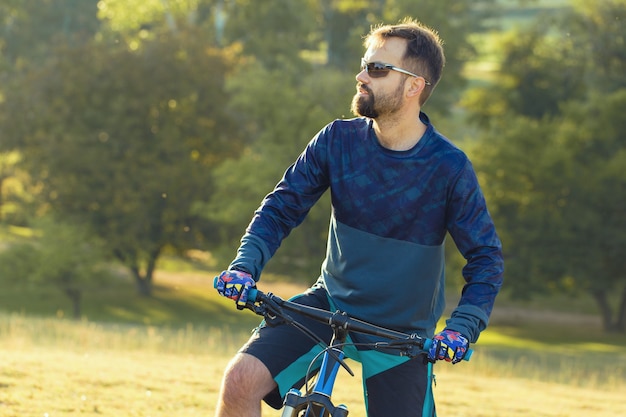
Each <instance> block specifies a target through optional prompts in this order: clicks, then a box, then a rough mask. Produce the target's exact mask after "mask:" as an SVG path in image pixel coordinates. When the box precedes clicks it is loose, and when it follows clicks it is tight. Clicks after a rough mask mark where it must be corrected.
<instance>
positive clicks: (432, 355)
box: [428, 330, 469, 364]
mask: <svg viewBox="0 0 626 417" xmlns="http://www.w3.org/2000/svg"><path fill="white" fill-rule="evenodd" d="M468 348H469V342H468V341H467V339H466V338H465V337H464V336H463V335H462V334H461V333H459V332H455V331H453V330H444V331H442V332H440V333H438V334H437V335H435V337H433V344H432V345H431V347H430V349H429V350H428V360H429V361H431V362H435V361H436V360H445V361H446V362H452V363H453V364H454V363H458V362H460V361H462V360H463V358H464V357H465V354H466V353H467V350H468Z"/></svg>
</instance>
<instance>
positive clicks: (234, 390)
mask: <svg viewBox="0 0 626 417" xmlns="http://www.w3.org/2000/svg"><path fill="white" fill-rule="evenodd" d="M275 386H276V383H275V382H274V380H273V378H272V375H271V374H270V372H269V370H268V369H267V367H266V366H265V365H264V364H263V362H261V361H260V360H259V359H257V358H255V357H254V356H252V355H248V354H246V353H238V354H237V355H236V356H235V357H234V358H233V359H232V360H231V361H230V363H229V364H228V367H227V368H226V371H225V373H224V381H223V384H222V396H223V398H224V400H226V401H228V400H231V401H242V400H243V399H244V398H248V399H254V400H258V401H261V400H262V399H263V397H265V395H267V394H268V393H269V392H270V391H271V390H273V389H274V387H275Z"/></svg>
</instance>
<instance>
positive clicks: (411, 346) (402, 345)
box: [245, 288, 473, 361]
mask: <svg viewBox="0 0 626 417" xmlns="http://www.w3.org/2000/svg"><path fill="white" fill-rule="evenodd" d="M245 308H247V309H249V310H252V311H253V312H254V313H255V314H257V315H260V316H263V317H265V318H266V319H267V318H268V317H269V318H275V317H280V318H284V313H283V312H282V310H281V309H285V310H289V311H292V312H294V313H299V314H302V315H304V316H307V317H309V318H311V319H313V320H316V321H319V322H322V323H326V324H328V325H330V326H336V327H343V328H344V329H345V330H346V331H348V330H349V331H354V332H357V333H363V334H368V335H372V336H379V337H384V338H387V339H390V340H391V341H390V342H387V343H385V342H383V343H384V346H385V347H392V348H396V349H398V350H400V354H401V355H403V356H408V357H411V358H413V357H416V356H417V355H419V354H423V353H425V352H428V350H429V349H430V347H431V345H432V343H433V341H432V339H428V338H425V337H421V336H419V335H418V334H417V333H413V334H407V333H402V332H398V331H395V330H391V329H386V328H383V327H380V326H376V325H374V324H372V323H368V322H365V321H362V320H359V319H356V318H353V317H350V316H348V315H347V314H346V313H345V312H342V311H336V312H330V311H326V310H322V309H319V308H315V307H310V306H306V305H302V304H297V303H294V302H292V301H288V300H283V299H282V298H280V297H279V296H277V295H275V294H272V293H264V292H263V291H261V290H259V289H257V288H250V289H248V299H247V303H246V306H245ZM381 346H382V345H381ZM472 353H473V350H472V349H468V350H467V353H466V354H465V357H464V358H463V360H466V361H469V360H470V357H471V356H472Z"/></svg>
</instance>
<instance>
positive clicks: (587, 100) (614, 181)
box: [468, 1, 626, 332]
mask: <svg viewBox="0 0 626 417" xmlns="http://www.w3.org/2000/svg"><path fill="white" fill-rule="evenodd" d="M585 4H586V5H591V3H585ZM593 5H594V6H593V7H585V8H578V9H575V11H574V14H573V15H570V17H571V18H572V19H571V21H572V22H575V23H574V24H572V25H568V26H567V28H568V31H567V32H561V31H556V33H555V32H554V31H552V32H549V33H546V32H543V31H541V30H539V29H538V26H535V27H534V28H533V29H532V30H530V31H517V32H515V34H514V35H513V36H511V37H510V38H509V40H512V41H514V42H512V43H509V42H505V43H504V45H510V46H512V47H511V48H510V49H506V50H505V51H504V56H505V59H504V64H503V65H507V66H503V67H502V70H501V73H500V75H499V77H498V78H497V80H496V83H495V85H494V86H492V87H488V88H485V89H484V90H483V91H481V92H480V93H479V96H480V97H481V99H480V100H476V101H471V100H468V103H471V104H472V106H471V107H470V112H471V113H472V115H473V116H474V117H475V118H478V119H479V120H480V121H481V122H482V125H483V126H484V127H488V128H489V129H488V130H487V131H486V132H487V133H486V134H485V138H484V141H483V142H482V143H480V145H479V147H478V149H477V150H476V152H475V154H476V155H475V160H476V162H477V166H478V167H479V171H480V175H481V176H482V178H483V183H484V184H485V188H486V190H487V193H488V194H489V196H490V201H491V210H492V211H493V214H494V217H495V219H496V224H497V225H498V226H499V230H500V232H501V234H502V235H503V240H504V243H505V254H506V256H507V276H508V277H509V279H508V280H507V287H508V288H510V289H511V290H512V292H513V294H514V295H516V296H520V297H532V296H533V295H535V294H538V293H542V292H551V291H559V292H566V293H569V294H572V295H580V294H582V293H586V294H590V295H591V296H592V297H593V298H594V300H595V301H596V303H597V306H598V310H599V311H600V313H601V315H602V319H603V326H604V328H605V329H606V330H607V331H619V332H624V331H626V276H625V275H624V272H623V271H624V267H625V266H626V265H625V264H624V259H623V253H621V254H620V252H623V251H622V250H621V248H623V247H625V245H626V238H625V236H624V234H623V232H622V231H623V230H624V229H625V227H626V223H625V221H626V212H625V211H624V207H625V206H624V201H626V181H625V179H626V168H625V167H626V163H625V160H624V154H625V149H626V141H625V140H624V137H623V132H624V131H625V129H626V125H624V119H623V117H621V116H620V114H622V113H623V112H624V111H625V110H626V89H625V88H624V82H626V76H625V74H626V73H625V72H623V71H622V72H620V71H619V68H622V67H623V65H625V63H626V61H624V60H623V59H622V58H621V57H622V56H623V54H621V52H616V54H615V55H611V56H610V59H609V57H606V56H605V54H606V51H598V50H595V48H593V47H582V45H602V44H604V43H605V39H614V40H616V41H617V42H618V43H619V42H623V39H624V36H625V35H626V29H625V28H624V27H623V25H618V24H617V25H616V24H614V22H613V21H614V20H615V19H616V16H617V19H618V20H619V19H620V16H626V3H624V2H623V1H607V2H597V3H593ZM607 10H611V13H608V12H607ZM581 22H584V24H582V23H581ZM562 24H564V23H562ZM562 27H565V26H562ZM563 34H565V35H563ZM540 35H541V36H540ZM560 36H561V37H560ZM523 45H526V46H528V48H525V47H523ZM529 46H532V48H530V47H529ZM602 56H605V58H604V59H607V60H609V61H606V62H607V64H608V65H604V64H603V63H602V62H598V60H599V59H600V57H602ZM559 57H560V58H559ZM574 57H576V59H574ZM561 58H562V59H561ZM516 63H517V64H516ZM597 77H601V78H602V79H601V80H600V79H599V78H597ZM559 81H560V82H559ZM477 96H478V95H475V96H474V98H476V97H477Z"/></svg>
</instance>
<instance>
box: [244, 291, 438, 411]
mask: <svg viewBox="0 0 626 417" xmlns="http://www.w3.org/2000/svg"><path fill="white" fill-rule="evenodd" d="M291 301H294V302H296V303H300V304H304V305H308V306H312V307H316V308H321V309H325V310H330V302H329V299H328V295H327V293H326V290H325V289H323V288H320V287H313V288H311V289H309V290H308V291H307V292H305V293H304V294H301V295H298V296H296V297H294V298H292V300H291ZM289 314H290V316H292V317H293V319H294V320H296V321H298V322H300V323H302V324H303V325H304V326H306V328H307V329H309V330H311V331H313V332H314V333H315V334H316V335H318V336H319V337H320V338H322V339H323V340H324V341H325V343H327V344H328V343H330V339H331V337H332V330H331V329H330V327H329V326H328V325H327V324H323V323H319V322H317V321H315V320H313V319H310V318H307V317H304V316H301V315H299V314H296V313H291V312H289ZM358 337H359V336H358V335H356V334H351V335H350V337H349V339H351V340H353V341H355V342H356V341H357V339H358ZM321 351H322V348H321V347H320V346H319V345H318V344H317V343H316V342H315V341H313V340H312V339H311V338H310V337H309V336H307V335H305V334H304V333H302V331H300V330H298V329H297V328H295V327H294V326H292V325H288V324H279V325H276V326H268V325H266V324H265V323H262V324H261V326H259V328H258V329H257V330H256V331H255V333H254V335H253V336H252V337H251V338H250V340H249V341H248V342H247V343H246V344H245V345H244V346H243V347H242V348H241V350H240V352H244V353H247V354H250V355H252V356H254V357H256V358H258V359H259V360H260V361H261V362H263V363H264V364H265V366H267V368H268V369H269V371H270V373H271V374H272V377H273V378H274V380H275V381H276V383H277V385H278V386H277V388H276V389H275V390H274V391H273V392H271V393H270V394H268V395H267V396H266V397H265V402H266V403H267V404H269V405H270V406H271V407H273V408H276V409H279V408H281V407H282V405H283V400H284V397H285V395H286V393H287V392H288V391H289V390H290V389H291V388H298V389H300V388H301V387H302V386H303V385H304V383H305V378H306V375H307V372H312V371H316V370H317V369H319V362H320V361H319V360H318V362H317V363H316V364H315V365H314V366H313V367H311V366H310V365H311V362H312V361H313V360H314V359H315V358H316V356H318V354H319V352H321ZM345 353H346V356H348V357H349V358H351V359H353V360H356V361H358V362H360V363H361V364H362V372H363V380H364V381H365V389H366V392H365V393H364V399H365V405H366V409H367V414H368V416H369V417H384V416H385V417H386V416H389V415H394V416H399V417H400V416H401V417H409V416H411V417H413V416H415V417H425V416H428V417H431V416H434V415H435V413H434V405H433V402H432V391H431V381H432V366H431V365H430V364H429V363H427V362H426V361H425V360H424V357H422V356H420V357H417V358H415V359H408V358H406V357H400V356H396V355H392V354H389V353H383V352H380V351H375V350H371V349H367V348H363V347H359V348H358V349H357V348H354V347H352V346H348V347H346V349H345ZM318 359H319V357H318Z"/></svg>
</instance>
